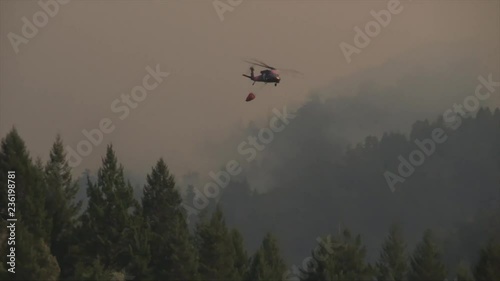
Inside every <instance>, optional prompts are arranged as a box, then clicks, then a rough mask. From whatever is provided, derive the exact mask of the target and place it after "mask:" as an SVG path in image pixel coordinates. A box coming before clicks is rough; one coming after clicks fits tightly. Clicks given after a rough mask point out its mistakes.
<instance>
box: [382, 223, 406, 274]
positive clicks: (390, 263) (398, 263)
mask: <svg viewBox="0 0 500 281" xmlns="http://www.w3.org/2000/svg"><path fill="white" fill-rule="evenodd" d="M407 270H408V257H407V255H406V243H405V242H404V238H403V233H402V230H401V227H400V226H399V225H396V224H395V225H392V226H391V228H390V231H389V236H388V237H387V239H386V240H385V242H384V244H383V245H382V253H381V254H380V258H379V261H378V262H377V278H378V280H405V279H406V274H407Z"/></svg>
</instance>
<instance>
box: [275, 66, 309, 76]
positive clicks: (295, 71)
mask: <svg viewBox="0 0 500 281" xmlns="http://www.w3.org/2000/svg"><path fill="white" fill-rule="evenodd" d="M277 70H279V72H280V73H286V74H293V75H304V73H302V72H300V71H297V70H295V69H282V68H278V69H277Z"/></svg>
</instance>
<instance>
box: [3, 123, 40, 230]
mask: <svg viewBox="0 0 500 281" xmlns="http://www.w3.org/2000/svg"><path fill="white" fill-rule="evenodd" d="M9 171H14V172H15V178H13V179H11V180H12V181H14V182H15V190H14V191H15V217H16V218H17V220H18V222H19V223H22V224H23V225H24V226H25V227H26V228H27V231H29V232H30V233H32V234H33V235H35V236H36V237H41V238H43V239H47V238H48V232H49V231H48V227H47V226H48V220H47V214H46V211H45V195H46V183H45V179H44V175H43V171H41V170H40V169H39V167H37V166H36V165H35V164H34V163H33V162H32V160H31V157H30V156H29V152H28V150H27V149H26V145H25V143H24V141H23V140H22V139H21V137H20V136H19V134H18V132H17V130H16V129H15V128H13V129H12V130H11V131H10V132H9V133H8V134H7V136H5V138H4V139H2V142H1V144H0V192H1V193H2V194H7V192H8V191H7V183H8V182H7V180H8V178H7V175H8V172H9ZM8 203H9V201H8V199H7V196H0V215H1V216H2V217H3V218H4V219H7V218H8V217H11V218H12V215H13V212H8V206H9V204H8Z"/></svg>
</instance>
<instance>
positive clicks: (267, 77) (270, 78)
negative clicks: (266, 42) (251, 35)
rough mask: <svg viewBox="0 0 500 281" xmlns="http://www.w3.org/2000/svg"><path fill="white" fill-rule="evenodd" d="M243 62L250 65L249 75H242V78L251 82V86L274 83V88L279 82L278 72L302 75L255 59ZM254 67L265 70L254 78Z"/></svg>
mask: <svg viewBox="0 0 500 281" xmlns="http://www.w3.org/2000/svg"><path fill="white" fill-rule="evenodd" d="M244 61H245V62H247V63H249V64H251V65H252V66H251V67H250V75H247V74H242V75H243V76H244V77H247V78H249V79H250V80H252V81H253V83H252V85H255V82H262V83H265V84H268V83H274V86H275V87H276V86H278V84H279V83H280V82H281V77H280V72H292V73H297V74H302V73H300V72H298V71H296V70H293V69H277V68H275V67H272V66H270V65H268V64H266V63H263V62H262V61H259V60H256V59H253V60H244ZM254 66H260V67H263V68H267V69H265V70H262V71H261V72H260V75H257V76H255V74H254V72H255V68H254Z"/></svg>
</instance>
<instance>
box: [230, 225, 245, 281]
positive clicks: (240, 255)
mask: <svg viewBox="0 0 500 281" xmlns="http://www.w3.org/2000/svg"><path fill="white" fill-rule="evenodd" d="M231 240H232V242H233V247H234V255H235V257H234V267H235V268H236V271H237V277H236V278H235V280H243V279H244V277H245V276H246V274H247V272H248V254H247V251H246V250H245V247H244V245H243V237H242V236H241V234H240V232H239V231H238V230H236V229H232V230H231Z"/></svg>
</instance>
